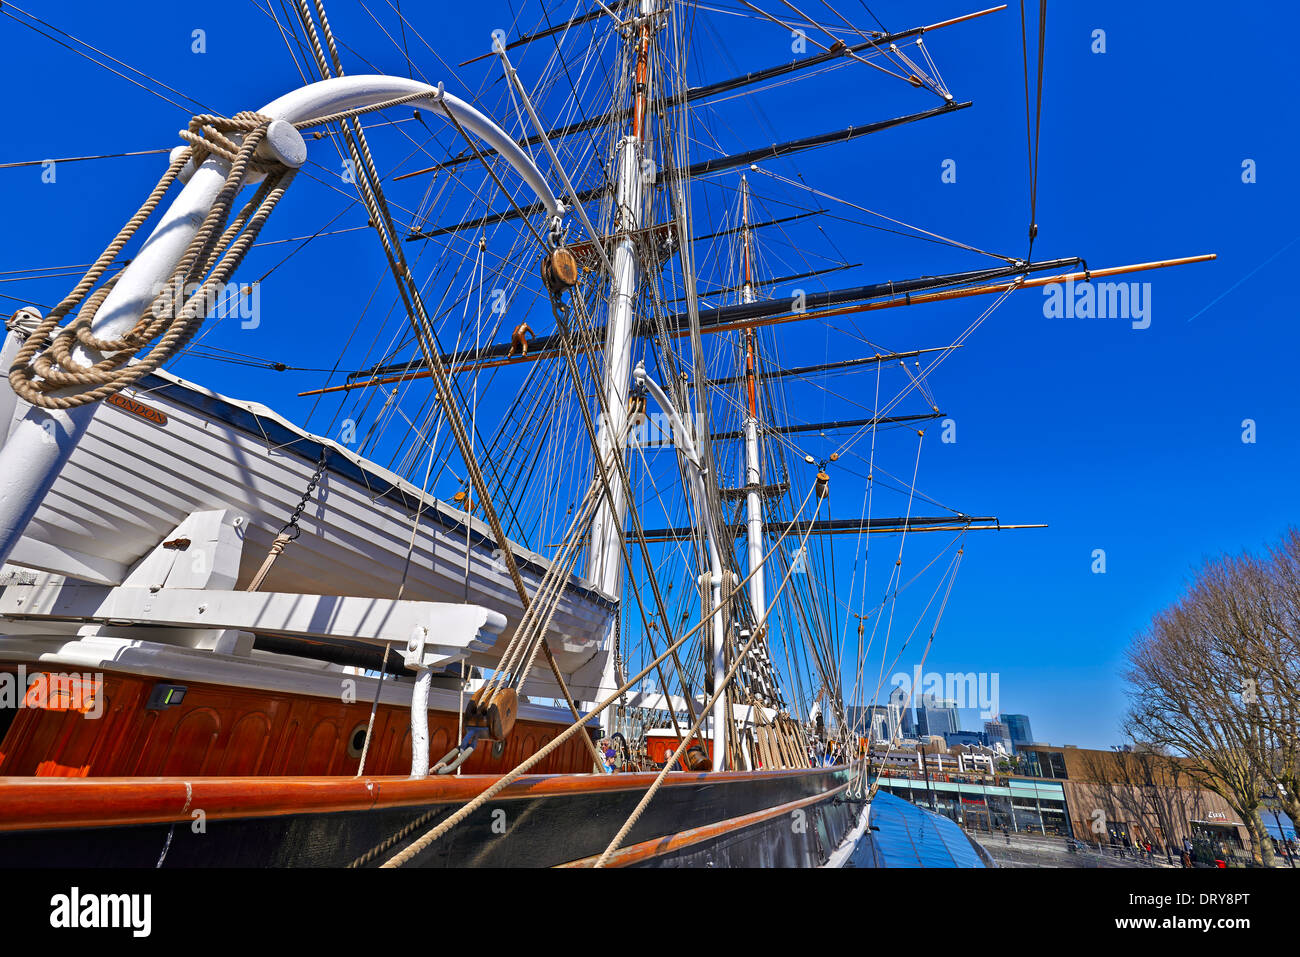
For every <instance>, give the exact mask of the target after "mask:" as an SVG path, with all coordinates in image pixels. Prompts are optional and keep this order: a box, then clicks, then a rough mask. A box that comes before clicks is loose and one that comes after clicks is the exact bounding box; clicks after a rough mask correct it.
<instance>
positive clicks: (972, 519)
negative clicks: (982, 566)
mask: <svg viewBox="0 0 1300 957" xmlns="http://www.w3.org/2000/svg"><path fill="white" fill-rule="evenodd" d="M1026 528H1047V525H1045V524H1034V525H1003V524H1001V523H1000V522H999V521H998V520H997V519H996V518H994V517H992V516H974V515H948V516H939V517H927V518H920V517H915V516H913V517H911V518H869V519H857V518H837V519H822V520H819V521H815V522H813V523H812V526H811V528H810V527H809V524H808V523H807V522H800V523H796V524H795V526H794V527H793V529H792V530H791V534H793V535H803V534H805V533H807V534H810V535H849V534H854V535H856V534H867V535H887V534H890V533H896V532H902V531H906V532H908V533H911V532H997V531H1012V530H1019V529H1026ZM726 531H727V533H728V534H730V535H732V536H733V537H736V538H739V537H740V536H741V535H742V534H744V531H745V526H744V525H743V524H735V525H730V526H728V527H727V529H726ZM691 535H692V530H691V528H690V527H689V526H686V527H682V528H653V529H646V532H645V540H646V542H647V543H661V542H679V541H689V540H690V538H691Z"/></svg>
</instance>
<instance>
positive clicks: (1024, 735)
mask: <svg viewBox="0 0 1300 957" xmlns="http://www.w3.org/2000/svg"><path fill="white" fill-rule="evenodd" d="M998 720H999V721H1001V722H1002V723H1003V724H1005V725H1006V726H1007V730H1008V731H1009V732H1010V734H1011V744H1012V745H1013V746H1014V747H1017V748H1018V747H1020V746H1021V745H1022V744H1029V743H1031V742H1032V741H1033V740H1034V732H1033V731H1031V730H1029V715H1027V714H1000V715H998Z"/></svg>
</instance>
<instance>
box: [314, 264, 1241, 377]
mask: <svg viewBox="0 0 1300 957" xmlns="http://www.w3.org/2000/svg"><path fill="white" fill-rule="evenodd" d="M1217 258H1218V256H1217V255H1216V254H1215V253H1206V254H1205V255H1201V256H1183V257H1181V258H1178V259H1157V260H1155V261H1154V262H1146V263H1134V264H1132V265H1129V266H1108V267H1106V268H1104V269H1091V270H1080V271H1076V272H1069V273H1061V274H1059V275H1056V276H1040V277H1038V278H1036V279H1022V280H1019V281H1015V282H998V283H989V284H986V285H983V286H969V287H967V288H964V289H945V290H941V291H939V292H927V293H916V294H909V295H903V296H895V297H894V298H892V299H885V300H882V301H880V302H864V303H859V304H857V305H853V306H839V307H836V308H834V309H823V310H821V311H818V312H802V313H786V314H782V315H779V316H766V317H764V318H761V319H746V320H739V321H737V322H731V323H719V324H718V325H710V326H704V327H702V328H701V329H700V331H701V332H707V333H714V332H735V331H736V330H739V329H756V328H758V327H759V326H771V325H779V324H781V323H786V322H799V321H802V320H807V319H824V318H827V317H830V316H842V315H848V314H851V313H856V312H871V311H873V310H876V309H893V308H895V307H897V306H919V305H923V304H925V303H930V302H942V301H944V300H948V299H965V298H966V297H968V296H987V295H991V294H993V293H999V292H1005V291H1007V290H1008V289H1030V288H1036V287H1039V286H1050V285H1053V284H1054V283H1064V282H1078V281H1080V280H1082V281H1085V282H1086V281H1089V280H1092V279H1103V278H1105V277H1107V276H1121V275H1124V274H1126V273H1132V272H1146V271H1149V270H1152V269H1166V268H1168V267H1170V266H1188V265H1192V264H1194V263H1203V262H1210V261H1212V260H1214V259H1217ZM689 333H690V330H688V329H678V330H673V331H671V332H669V333H668V334H669V335H670V336H671V337H673V338H680V337H682V336H685V335H689ZM557 355H558V352H557V351H555V350H548V351H540V352H534V353H529V354H528V355H523V356H514V357H511V358H505V359H492V360H488V361H485V362H472V363H468V364H466V365H462V366H457V367H455V368H453V369H451V370H449V371H450V372H451V373H453V374H454V373H458V372H472V371H474V370H477V369H493V368H496V367H497V366H505V365H514V364H515V363H518V362H536V361H537V360H538V359H551V358H555V357H556V356H557ZM428 376H429V372H428V370H426V369H420V370H417V371H414V372H407V373H404V374H401V375H393V376H384V377H382V378H378V379H366V380H365V381H363V382H345V383H343V384H342V385H333V386H327V387H326V388H323V389H310V390H308V391H306V392H299V393H298V395H300V396H309V395H326V394H329V393H332V392H350V391H351V390H353V389H366V388H370V387H372V386H378V385H391V384H392V383H395V382H407V381H409V380H411V379H425V378H428Z"/></svg>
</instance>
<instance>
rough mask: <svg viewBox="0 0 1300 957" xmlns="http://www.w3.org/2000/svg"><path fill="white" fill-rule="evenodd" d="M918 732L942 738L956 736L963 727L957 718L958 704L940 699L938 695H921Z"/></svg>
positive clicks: (917, 719) (917, 710) (917, 714)
mask: <svg viewBox="0 0 1300 957" xmlns="http://www.w3.org/2000/svg"><path fill="white" fill-rule="evenodd" d="M916 721H917V726H918V728H917V730H918V731H919V733H921V734H937V735H940V736H944V735H949V734H954V733H956V731H957V730H958V729H959V728H960V727H961V724H960V719H959V718H958V716H957V702H955V701H948V700H944V699H940V698H939V697H937V696H936V695H932V694H923V695H921V704H920V706H919V707H918V708H917V709H916Z"/></svg>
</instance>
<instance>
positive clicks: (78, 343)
mask: <svg viewBox="0 0 1300 957" xmlns="http://www.w3.org/2000/svg"><path fill="white" fill-rule="evenodd" d="M269 123H270V120H269V118H267V117H264V116H261V115H260V114H257V113H239V114H236V116H235V117H234V118H232V119H223V118H220V117H215V116H210V115H206V114H205V115H202V116H196V117H195V118H194V119H193V120H191V122H190V127H189V129H188V130H183V131H181V134H180V135H181V138H182V139H184V140H186V142H188V143H189V144H190V146H189V147H188V148H187V149H185V150H182V151H181V152H180V153H179V154H178V155H177V157H176V159H175V160H174V161H173V162H172V163H170V164H169V165H168V167H167V170H166V172H165V173H163V175H162V178H161V179H159V180H158V183H157V184H156V185H155V186H154V188H153V191H152V192H151V193H150V194H149V196H148V198H147V199H146V200H145V202H144V203H143V205H141V206H140V208H139V209H138V210H137V211H136V214H135V215H134V216H132V217H131V219H130V220H129V221H128V222H127V223H126V225H125V226H123V227H122V229H121V230H120V231H119V232H118V234H117V235H116V236H115V237H114V238H113V241H112V242H111V243H109V245H108V247H107V248H106V249H105V250H104V252H103V253H102V254H100V256H99V258H98V259H97V260H96V261H95V263H94V264H93V265H92V266H91V268H90V269H89V271H87V272H86V274H85V275H84V276H83V277H82V279H81V281H80V282H79V283H78V284H77V286H76V288H74V289H73V291H72V292H71V293H70V294H69V295H68V296H67V297H66V298H64V299H63V301H62V302H60V303H59V304H58V305H57V306H56V307H55V308H54V309H53V310H52V311H51V312H50V314H49V315H48V316H46V317H45V318H44V319H43V320H42V321H41V323H40V324H39V325H38V326H37V328H36V330H35V331H34V332H33V333H32V335H31V336H30V337H29V338H28V339H27V341H26V342H25V343H24V344H23V346H22V348H21V349H19V351H18V354H17V355H16V357H15V359H14V364H13V367H12V368H11V369H10V371H9V381H10V384H11V385H12V386H13V389H14V392H15V393H17V395H18V396H19V397H20V398H22V399H24V400H25V401H27V402H30V403H31V404H32V405H36V406H39V407H41V408H44V409H63V410H66V409H73V408H77V407H79V406H83V405H87V404H89V403H92V402H97V401H99V400H101V399H105V398H107V397H108V396H110V395H112V394H114V393H116V392H118V391H120V390H121V389H123V388H126V387H127V386H129V385H131V384H132V383H134V382H137V381H139V380H140V379H141V378H143V377H144V376H146V375H148V374H149V373H150V372H152V371H153V370H154V369H156V368H158V366H160V365H161V364H162V363H163V362H165V361H166V360H167V359H168V358H170V357H171V356H173V355H174V354H175V353H176V352H178V351H179V350H180V349H181V348H183V347H184V346H185V344H186V343H187V342H189V340H190V338H191V337H193V335H194V334H195V332H197V331H198V329H199V327H200V326H201V325H202V323H203V320H204V319H205V318H206V316H207V314H208V311H209V309H210V308H211V306H212V304H213V302H214V297H215V295H216V293H217V291H218V289H219V288H220V287H222V286H224V285H225V283H226V281H227V280H228V279H229V278H230V276H231V275H232V274H233V273H234V271H235V269H236V268H237V267H238V266H239V263H240V262H241V261H242V260H243V258H244V255H245V254H246V253H247V252H248V249H249V248H250V247H251V246H252V244H253V242H254V241H255V240H256V239H257V235H258V233H259V232H260V231H261V229H262V226H263V225H265V223H266V220H267V218H268V217H269V216H270V214H271V212H272V211H273V210H274V209H275V206H276V204H277V203H278V202H279V201H280V198H281V197H282V196H283V195H284V191H285V189H286V188H287V187H288V185H289V183H290V182H291V181H292V179H293V176H294V171H293V170H288V169H285V168H284V167H282V166H279V165H278V164H274V163H269V162H266V161H263V160H259V159H257V158H256V157H255V156H254V151H255V150H256V149H257V146H258V144H259V143H260V142H261V141H262V139H263V138H264V137H265V135H266V127H267V125H268V124H269ZM226 133H232V134H236V135H240V136H242V137H243V141H242V143H238V144H237V143H235V142H234V141H233V140H231V139H230V138H229V136H227V135H226ZM213 153H215V154H217V155H219V156H221V157H223V158H225V159H226V160H228V161H229V162H230V164H231V165H230V171H229V172H228V173H227V175H226V181H225V184H224V185H223V186H222V188H221V191H220V192H219V193H218V195H217V198H216V200H215V201H214V202H213V204H212V207H211V209H210V210H209V211H208V214H207V216H206V217H205V218H204V220H203V223H202V225H201V226H200V227H199V229H198V231H197V232H196V233H195V235H194V238H193V239H192V240H191V241H190V244H189V246H188V247H187V248H186V250H185V254H184V255H183V256H182V257H181V260H180V262H179V263H178V264H177V266H176V268H175V269H174V270H173V271H172V274H171V276H170V277H169V278H168V280H167V281H166V283H164V284H163V287H162V289H161V291H160V292H159V293H158V294H157V296H155V298H154V299H153V301H152V302H151V303H150V304H149V306H148V307H147V308H146V309H145V311H144V312H143V314H142V315H141V316H140V318H139V319H138V321H137V322H136V324H135V326H133V327H132V328H131V329H130V330H129V331H127V332H126V333H125V334H123V335H122V336H120V337H119V338H116V339H101V338H99V337H97V336H96V335H95V334H94V333H93V331H92V322H93V320H94V317H95V314H96V312H97V311H98V310H99V308H100V306H102V305H103V303H104V300H105V299H106V298H107V297H108V294H109V292H110V291H111V290H112V287H113V285H114V283H115V282H116V280H117V278H118V277H117V276H114V277H112V278H111V279H109V280H108V281H107V282H105V283H104V284H103V285H102V286H100V287H99V288H98V289H97V290H96V291H95V292H94V293H93V294H90V290H91V289H92V288H93V287H94V286H95V284H96V283H97V282H99V280H100V279H101V278H102V277H103V275H104V273H105V272H106V271H107V269H108V268H109V266H111V265H112V264H113V262H114V261H115V260H116V259H117V257H118V256H119V255H120V254H121V251H122V249H123V248H124V247H125V246H126V244H127V243H128V242H129V241H130V239H131V237H132V236H134V235H135V233H136V232H137V231H138V230H139V228H140V226H141V225H143V224H144V222H145V221H146V220H147V219H148V218H149V217H150V216H152V215H153V213H154V211H155V210H156V209H157V207H158V204H159V202H161V200H162V197H163V196H164V195H165V194H166V192H167V190H168V189H169V188H170V187H171V185H172V183H174V182H175V180H176V178H177V177H178V176H179V174H180V171H181V170H182V169H183V168H184V166H185V164H186V163H188V162H190V161H191V160H194V162H195V165H198V164H199V163H201V162H202V161H203V160H204V159H206V158H207V156H208V155H209V154H213ZM254 172H266V173H267V176H266V179H265V181H264V182H263V183H262V185H261V188H260V189H259V190H258V191H257V193H256V195H255V196H254V197H253V198H252V200H251V201H249V202H248V203H247V204H245V205H244V207H243V208H242V209H240V210H239V212H238V213H236V214H235V215H234V216H233V217H232V216H231V213H232V210H233V209H234V208H235V205H234V204H235V200H236V198H237V196H238V194H239V191H240V189H241V188H242V187H243V186H244V184H245V182H246V180H247V179H248V177H249V175H250V174H251V173H254ZM214 263H215V265H214ZM118 275H121V274H120V273H119V274H118ZM204 276H206V278H203V277H204ZM200 279H202V280H203V281H202V283H201V284H199V285H198V288H197V290H196V291H195V292H194V293H192V294H191V295H189V296H188V297H187V296H186V295H185V290H187V289H190V288H193V287H194V285H196V284H198V283H199V280H200ZM73 310H76V316H75V318H74V319H73V320H72V322H70V323H68V324H67V325H66V326H65V327H63V328H62V329H60V328H59V324H60V322H62V320H63V318H64V317H65V316H67V315H68V314H69V313H71V312H73ZM151 343H154V345H153V346H152V348H148V347H149V346H150V344H151ZM76 348H80V349H82V350H84V351H85V352H87V353H90V354H91V355H92V356H93V355H97V356H100V357H101V358H99V360H98V361H94V362H91V363H87V362H83V361H80V360H78V359H77V358H75V357H74V356H73V350H74V349H76ZM146 348H148V351H147V352H146V353H145V354H144V355H143V356H141V357H140V358H139V360H138V361H136V362H132V361H131V360H132V359H133V358H135V357H136V356H137V354H138V353H140V352H141V351H142V350H145V349H146ZM128 363H129V364H128Z"/></svg>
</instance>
